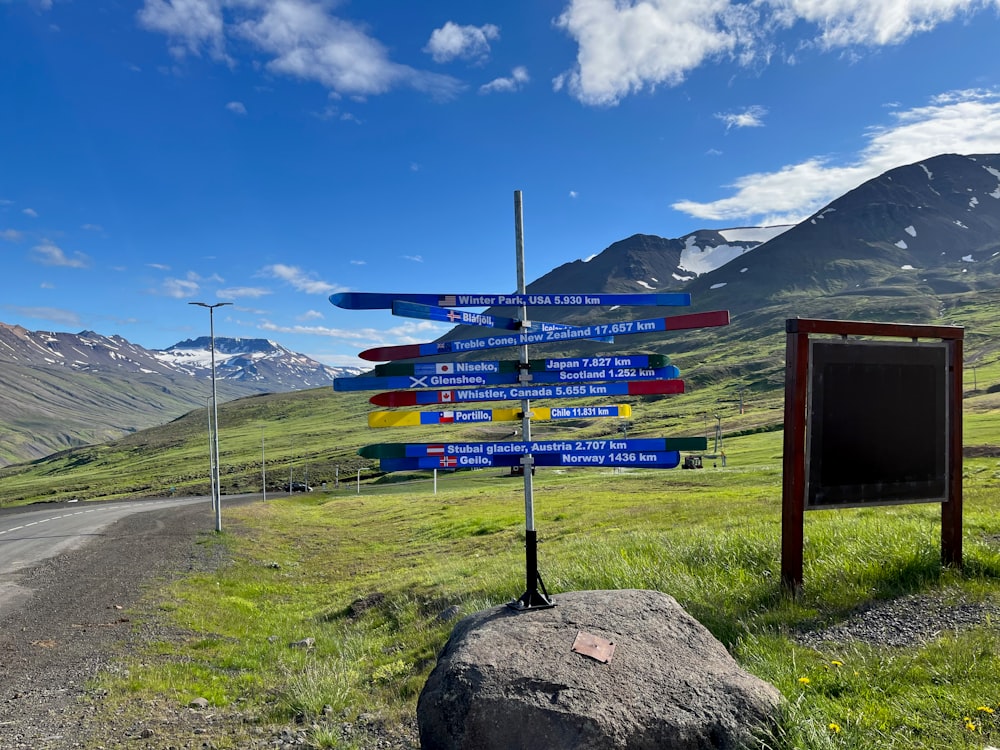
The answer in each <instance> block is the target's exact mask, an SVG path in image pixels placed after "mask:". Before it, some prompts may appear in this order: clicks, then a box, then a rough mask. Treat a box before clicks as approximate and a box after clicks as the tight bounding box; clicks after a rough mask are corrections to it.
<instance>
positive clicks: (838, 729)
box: [826, 721, 840, 734]
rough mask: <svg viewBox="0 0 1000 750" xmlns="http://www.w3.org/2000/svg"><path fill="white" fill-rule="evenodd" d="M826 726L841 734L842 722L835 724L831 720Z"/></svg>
mask: <svg viewBox="0 0 1000 750" xmlns="http://www.w3.org/2000/svg"><path fill="white" fill-rule="evenodd" d="M826 728H827V729H829V730H830V731H831V732H833V733H834V734H840V724H835V723H833V722H832V721H831V722H830V723H829V724H827V725H826Z"/></svg>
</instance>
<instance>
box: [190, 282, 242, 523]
mask: <svg viewBox="0 0 1000 750" xmlns="http://www.w3.org/2000/svg"><path fill="white" fill-rule="evenodd" d="M188 304H189V305H197V306H198V307H207V308H208V330H209V338H210V341H211V349H212V412H213V414H214V419H213V422H214V424H215V434H214V435H213V434H212V433H211V430H209V436H208V440H209V443H210V446H209V465H210V468H211V471H212V507H213V508H214V509H215V530H216V531H222V489H221V484H220V482H219V397H218V393H217V391H216V388H215V308H217V307H224V306H225V305H231V304H233V303H232V302H216V303H215V304H214V305H209V304H207V303H205V302H188Z"/></svg>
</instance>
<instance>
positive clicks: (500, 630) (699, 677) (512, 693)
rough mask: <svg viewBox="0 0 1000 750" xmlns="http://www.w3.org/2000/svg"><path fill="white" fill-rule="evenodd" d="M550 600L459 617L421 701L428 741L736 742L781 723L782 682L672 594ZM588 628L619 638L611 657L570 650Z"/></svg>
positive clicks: (500, 748) (435, 746)
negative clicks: (548, 604)
mask: <svg viewBox="0 0 1000 750" xmlns="http://www.w3.org/2000/svg"><path fill="white" fill-rule="evenodd" d="M553 600H554V601H555V603H556V607H555V608H553V609H539V610H529V611H525V612H516V611H514V610H511V609H509V608H507V607H503V606H501V607H495V608H493V609H489V610H485V611H483V612H479V613H477V614H474V615H471V616H469V617H466V618H465V619H464V620H462V621H461V622H459V623H458V625H456V627H455V630H454V631H453V632H452V635H451V638H450V639H449V640H448V643H447V645H446V646H445V648H444V650H443V651H442V653H441V655H440V657H439V658H438V663H437V666H436V667H435V668H434V671H433V672H431V675H430V677H429V678H428V679H427V683H426V684H425V685H424V689H423V691H422V692H421V694H420V700H419V702H418V704H417V720H418V723H419V727H420V746H421V748H423V749H424V750H517V749H518V748H525V749H527V748H531V749H532V750H539V749H542V748H544V750H561V749H562V748H566V750H569V749H570V748H573V749H574V750H586V749H588V748H595V749H596V748H627V749H628V750H647V749H648V750H654V749H655V750H688V749H689V748H690V749H691V750H694V749H695V748H697V749H698V750H707V749H708V748H719V749H720V750H723V749H726V750H728V749H730V748H743V747H754V746H758V745H757V744H756V743H754V742H753V739H754V737H760V736H763V735H766V734H767V733H768V731H769V729H770V727H771V726H772V725H773V719H774V717H775V714H776V709H777V707H778V704H779V701H780V694H779V693H778V691H777V690H776V689H775V688H774V687H773V686H771V685H769V684H768V683H766V682H764V681H762V680H760V679H758V678H756V677H754V676H753V675H751V674H749V673H747V672H745V671H744V670H742V669H741V668H740V667H739V665H737V664H736V662H735V660H734V659H733V658H732V657H731V656H730V655H729V652H728V651H726V648H725V647H724V646H723V645H722V644H721V643H720V642H719V641H717V640H716V639H715V638H714V637H713V636H712V635H711V633H709V632H708V631H707V630H706V629H705V628H704V627H703V626H702V625H701V624H700V623H699V622H698V621H697V620H695V619H694V618H693V617H691V616H690V615H688V614H687V613H686V612H685V611H684V610H683V609H682V608H681V606H680V605H679V604H678V603H677V602H676V601H675V600H674V599H673V598H672V597H670V596H667V595H666V594H663V593H660V592H657V591H639V590H634V589H629V590H621V591H576V592H571V593H566V594H559V595H557V596H555V597H553ZM580 633H583V634H584V637H585V639H586V638H587V637H588V636H596V637H597V638H599V639H604V640H606V641H610V642H613V643H614V653H613V656H612V657H611V659H610V661H609V662H607V663H603V662H601V661H599V660H598V659H597V658H591V657H590V656H587V655H583V654H581V653H577V652H574V651H573V650H572V648H573V644H574V642H575V641H576V639H577V636H578V635H579V634H580ZM585 650H586V649H585ZM600 655H601V654H600V653H599V654H598V656H600Z"/></svg>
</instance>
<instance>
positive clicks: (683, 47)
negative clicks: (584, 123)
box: [554, 0, 737, 106]
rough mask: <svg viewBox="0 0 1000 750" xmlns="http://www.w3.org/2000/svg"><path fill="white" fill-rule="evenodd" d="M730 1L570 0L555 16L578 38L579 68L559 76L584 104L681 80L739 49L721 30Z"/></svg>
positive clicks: (607, 102)
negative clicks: (716, 57)
mask: <svg viewBox="0 0 1000 750" xmlns="http://www.w3.org/2000/svg"><path fill="white" fill-rule="evenodd" d="M728 9H729V2H728V0H648V1H645V2H633V1H630V2H619V1H617V0H570V3H569V6H568V7H567V8H566V10H564V11H563V13H562V15H561V16H559V18H558V19H557V20H556V25H557V26H558V27H559V28H561V29H563V30H565V31H566V32H567V33H568V34H569V35H570V36H572V37H573V38H574V39H575V40H576V41H577V43H578V45H579V49H578V51H577V58H576V67H575V68H574V69H573V70H571V71H569V72H567V73H564V74H562V75H561V76H559V77H557V78H556V79H555V81H554V84H555V88H556V90H559V89H562V88H563V87H566V88H568V89H569V92H570V93H571V94H572V95H573V96H575V97H576V98H577V99H579V100H580V101H582V102H583V103H585V104H596V105H606V106H607V105H614V104H617V103H618V101H619V100H620V99H621V98H622V97H623V96H626V95H627V94H631V93H635V92H638V91H642V90H643V89H644V88H647V87H648V88H655V87H656V86H657V85H659V84H667V85H670V86H673V85H676V84H678V83H680V82H681V81H683V80H684V76H685V75H686V74H687V73H688V71H690V70H692V69H694V68H696V67H698V66H699V65H701V64H702V63H703V62H705V61H706V60H707V59H709V58H711V57H713V56H715V55H720V54H723V53H728V52H730V51H732V50H733V49H734V48H735V46H736V44H737V37H736V35H735V34H734V33H731V32H729V31H727V30H726V29H724V28H720V19H721V18H722V17H723V15H724V14H725V13H726V11H727V10H728Z"/></svg>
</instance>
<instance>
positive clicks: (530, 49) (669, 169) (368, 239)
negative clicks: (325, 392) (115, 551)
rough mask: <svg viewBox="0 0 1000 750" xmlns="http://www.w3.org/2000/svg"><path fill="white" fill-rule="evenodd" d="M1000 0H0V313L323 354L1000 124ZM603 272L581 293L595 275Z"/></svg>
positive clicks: (325, 357) (774, 206) (985, 139)
mask: <svg viewBox="0 0 1000 750" xmlns="http://www.w3.org/2000/svg"><path fill="white" fill-rule="evenodd" d="M998 36H1000V1H998V0H993V2H975V1H974V0H923V1H922V2H920V3H913V2H911V1H910V0H755V1H754V2H734V1H733V0H650V1H648V2H635V0H617V2H616V1H615V0H558V1H556V0H532V1H531V2H508V3H470V2H468V1H467V0H466V1H465V2H452V1H450V0H449V1H444V2H435V3H417V2H413V1H412V0H381V2H377V3H373V2H323V1H321V0H169V1H167V0H107V1H106V2H105V1H104V0H0V257H2V259H3V267H4V273H3V282H2V284H3V295H2V297H0V322H4V323H7V324H17V325H21V326H24V327H25V328H29V329H32V330H58V331H74V332H75V331H79V330H83V329H91V330H95V331H97V332H99V333H103V334H107V335H112V334H119V335H121V336H124V337H125V338H127V339H129V340H130V341H133V342H135V343H138V344H141V345H143V346H146V347H149V348H164V347H167V346H169V345H171V344H173V343H175V342H177V341H179V340H181V339H184V338H188V337H192V336H198V335H204V334H206V333H207V329H208V321H207V320H206V319H205V318H207V314H206V313H205V311H204V310H201V309H199V308H194V307H190V306H188V305H187V304H186V303H187V302H189V301H203V302H208V303H215V302H220V301H227V302H233V303H234V304H233V306H232V307H225V308H222V309H221V310H219V311H218V312H217V314H216V320H215V323H216V326H215V328H216V334H217V335H220V336H243V337H266V338H271V339H274V340H276V341H279V342H280V343H282V344H284V345H285V346H288V347H289V348H291V349H294V350H296V351H299V352H302V353H305V354H308V355H310V356H313V357H315V358H316V359H319V360H320V361H323V362H326V363H327V364H333V365H336V364H351V363H354V362H356V361H357V360H356V357H355V355H356V354H357V352H358V351H359V350H361V349H365V348H368V347H371V346H380V345H386V344H397V343H412V342H419V341H426V340H431V339H432V338H434V337H435V336H436V335H437V333H438V332H439V331H440V329H436V328H434V326H435V325H436V324H430V323H425V322H420V321H406V320H404V319H399V318H393V317H392V316H391V315H389V314H388V313H351V312H346V311H341V310H338V309H337V308H334V307H333V306H332V305H330V304H329V302H328V301H327V297H328V296H329V294H331V293H333V292H338V291H346V290H354V291H379V292H439V293H456V292H457V293H481V292H510V291H513V290H514V287H515V283H516V278H515V268H514V228H513V193H514V191H515V190H521V191H523V195H524V225H525V253H526V266H527V275H528V278H529V279H533V278H537V277H538V276H541V275H542V274H544V273H545V272H547V271H549V270H550V269H552V268H554V267H556V266H558V265H560V264H562V263H566V262H569V261H573V260H576V259H579V258H586V257H588V256H590V255H593V254H594V253H596V252H599V251H600V250H602V249H604V248H605V247H607V246H608V245H609V244H611V243H612V242H615V241H617V240H620V239H623V238H625V237H628V236H630V235H632V234H635V233H639V232H642V233H649V234H657V235H660V236H663V237H678V236H681V235H684V234H686V233H688V232H691V231H693V230H696V229H700V228H723V227H735V226H748V225H760V224H768V223H784V222H795V221H799V220H801V219H803V218H805V217H807V216H808V215H810V214H811V213H812V212H814V211H816V210H818V209H819V208H821V207H822V206H823V205H824V204H825V203H827V202H828V201H830V200H832V199H833V198H835V197H837V196H839V195H841V194H843V193H844V192H846V191H848V190H850V189H851V188H853V187H856V186H857V185H859V184H860V183H862V182H864V181H865V180H866V179H869V178H870V177H874V176H875V175H877V174H880V173H881V172H883V171H885V170H887V169H890V168H892V167H895V166H899V165H901V164H907V163H911V162H914V161H918V160H920V159H922V158H925V157H928V156H932V155H935V154H938V153H944V152H957V153H995V152H998V151H1000V55H997V54H996V39H997V38H998ZM577 291H586V290H577Z"/></svg>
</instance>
